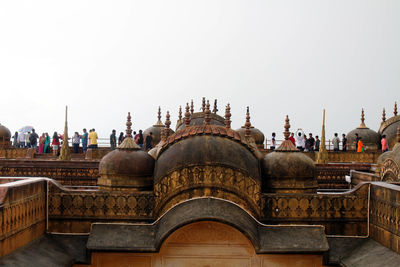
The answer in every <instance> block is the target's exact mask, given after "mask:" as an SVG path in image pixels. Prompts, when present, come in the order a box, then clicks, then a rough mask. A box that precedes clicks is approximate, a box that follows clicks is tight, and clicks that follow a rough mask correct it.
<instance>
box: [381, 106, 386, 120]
mask: <svg viewBox="0 0 400 267" xmlns="http://www.w3.org/2000/svg"><path fill="white" fill-rule="evenodd" d="M385 121H386V111H385V108H383V111H382V123H384V122H385Z"/></svg>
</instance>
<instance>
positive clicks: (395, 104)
mask: <svg viewBox="0 0 400 267" xmlns="http://www.w3.org/2000/svg"><path fill="white" fill-rule="evenodd" d="M393 114H394V115H395V116H397V102H394V111H393Z"/></svg>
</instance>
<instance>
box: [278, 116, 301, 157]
mask: <svg viewBox="0 0 400 267" xmlns="http://www.w3.org/2000/svg"><path fill="white" fill-rule="evenodd" d="M283 128H285V131H284V132H283V136H284V137H285V140H283V142H282V144H281V145H280V146H279V147H278V148H277V149H275V151H278V152H296V151H299V150H298V149H297V148H296V147H295V146H294V145H293V143H292V141H290V140H289V136H290V132H289V129H290V123H289V116H288V115H286V118H285V124H284V125H283Z"/></svg>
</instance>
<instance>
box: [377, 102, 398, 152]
mask: <svg viewBox="0 0 400 267" xmlns="http://www.w3.org/2000/svg"><path fill="white" fill-rule="evenodd" d="M385 117H386V113H385V109H383V114H382V123H381V127H380V128H379V131H378V133H379V134H380V135H381V136H383V135H386V140H387V141H388V145H389V148H390V149H392V148H393V147H394V146H395V144H396V143H397V140H396V139H397V138H396V134H397V133H396V132H397V128H398V127H399V126H400V115H397V102H396V103H395V104H394V112H393V117H391V118H389V119H387V120H386V118H385Z"/></svg>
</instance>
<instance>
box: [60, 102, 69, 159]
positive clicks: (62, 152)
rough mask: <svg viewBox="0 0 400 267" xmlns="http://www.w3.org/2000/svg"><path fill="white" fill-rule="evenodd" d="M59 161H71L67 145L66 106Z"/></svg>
mask: <svg viewBox="0 0 400 267" xmlns="http://www.w3.org/2000/svg"><path fill="white" fill-rule="evenodd" d="M58 159H59V160H71V154H70V151H69V144H68V106H65V126H64V140H63V144H62V147H61V150H60V156H59V158H58Z"/></svg>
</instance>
